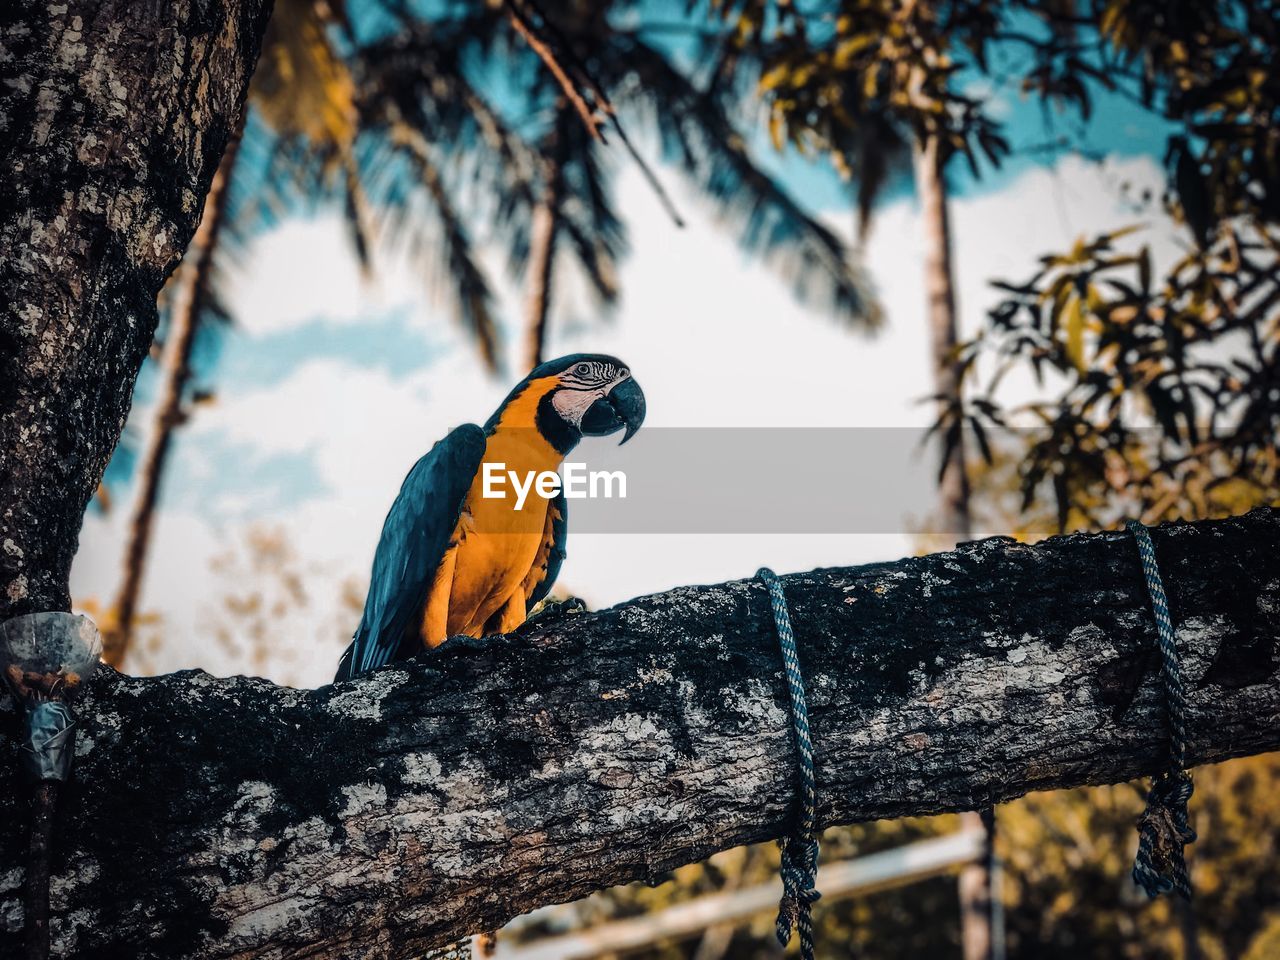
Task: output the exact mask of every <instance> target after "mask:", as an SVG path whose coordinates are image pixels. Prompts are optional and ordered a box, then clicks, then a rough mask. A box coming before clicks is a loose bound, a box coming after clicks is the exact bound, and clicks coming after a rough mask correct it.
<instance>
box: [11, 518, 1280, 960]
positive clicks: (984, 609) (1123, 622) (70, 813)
mask: <svg viewBox="0 0 1280 960" xmlns="http://www.w3.org/2000/svg"><path fill="white" fill-rule="evenodd" d="M1155 541H1156V547H1157V550H1158V552H1159V557H1160V561H1161V564H1162V566H1163V569H1164V573H1165V578H1166V583H1167V586H1168V589H1169V593H1170V597H1171V601H1172V605H1173V613H1174V617H1175V619H1176V621H1177V623H1178V624H1179V630H1178V636H1179V644H1180V647H1181V650H1182V654H1183V661H1184V670H1185V679H1186V685H1187V692H1188V701H1189V702H1188V707H1189V717H1188V728H1189V734H1190V743H1189V747H1188V752H1189V760H1190V762H1192V763H1197V764H1199V763H1205V762H1210V761H1216V760H1222V759H1225V758H1228V757H1232V756H1238V755H1244V754H1251V753H1257V752H1261V751H1265V750H1273V749H1276V748H1277V747H1280V724H1278V723H1277V718H1278V717H1280V644H1278V642H1277V626H1276V617H1277V613H1278V612H1280V551H1278V550H1277V549H1276V546H1277V543H1280V512H1277V511H1256V512H1254V513H1252V514H1250V515H1248V516H1247V517H1243V518H1237V519H1232V520H1226V521H1218V522H1205V523H1197V524H1190V525H1177V526H1172V527H1165V528H1162V529H1161V530H1159V531H1157V532H1156V534H1155ZM785 588H786V592H787V597H788V600H789V602H790V605H791V607H792V611H793V619H794V623H795V627H796V633H797V638H798V642H799V647H800V657H801V661H802V664H803V667H804V670H805V672H806V675H807V682H808V688H809V696H810V710H811V715H812V725H813V732H814V740H815V744H816V748H817V761H818V781H819V793H820V819H821V821H822V823H823V824H824V825H832V824H839V823H848V822H851V821H858V820H867V819H872V818H879V817H901V816H906V815H914V814H927V813H935V812H939V811H944V810H965V809H973V808H974V807H980V806H982V805H985V804H987V803H993V802H998V801H1002V800H1007V799H1010V798H1012V797H1016V796H1019V795H1021V794H1023V793H1026V792H1027V791H1030V790H1044V789H1056V788H1062V787H1070V786H1076V785H1079V784H1097V783H1108V782H1117V781H1123V780H1128V779H1131V778H1133V777H1136V776H1139V775H1141V774H1149V773H1152V772H1154V771H1157V770H1158V769H1160V767H1161V765H1162V764H1163V763H1164V762H1165V761H1166V759H1167V745H1166V728H1165V721H1164V709H1163V702H1162V694H1161V686H1160V682H1159V674H1158V672H1157V668H1158V658H1157V655H1156V650H1155V639H1154V630H1153V626H1152V617H1151V614H1150V611H1149V604H1148V600H1147V596H1146V588H1145V585H1144V582H1143V579H1142V575H1141V572H1140V567H1139V563H1138V558H1137V552H1136V548H1135V547H1134V544H1133V541H1132V539H1131V538H1130V536H1129V535H1128V534H1124V533H1104V534H1096V535H1088V536H1084V535H1079V536H1071V537H1062V538H1055V539H1052V540H1049V541H1046V542H1045V543H1042V544H1039V545H1037V546H1026V545H1022V544H1018V543H1015V542H1013V541H1011V540H1006V539H994V540H986V541H982V542H979V543H973V544H966V545H964V546H962V547H961V548H959V549H957V550H956V551H954V552H951V553H943V554H935V555H933V556H929V557H922V558H916V559H909V560H903V561H900V562H897V563H889V564H880V565H875V566H868V567H859V568H849V569H831V570H819V571H814V572H812V573H808V574H799V575H794V576H790V577H787V578H786V579H785ZM785 698H786V691H785V687H784V683H783V678H782V673H781V669H780V667H779V654H778V649H777V640H776V637H775V635H774V629H773V622H772V618H771V615H770V612H769V604H768V600H767V597H766V595H765V592H764V590H763V589H762V587H761V586H760V585H759V584H758V583H757V582H755V581H740V582H735V583H727V584H720V585H716V586H707V587H686V588H681V589H678V590H672V591H670V592H668V593H665V594H660V595H656V596H652V597H644V598H640V599H638V600H635V601H632V602H630V603H626V604H623V605H621V606H619V607H616V608H613V609H611V610H605V611H602V612H599V613H594V614H587V615H580V616H570V617H566V618H564V619H561V620H557V621H552V622H550V623H545V624H542V625H537V624H534V625H532V627H531V629H529V630H528V632H526V633H523V634H519V635H515V636H510V637H497V638H490V639H488V640H483V641H467V640H457V641H453V642H451V643H449V644H446V645H445V646H444V647H442V648H440V649H438V650H436V651H433V652H432V653H431V654H430V655H424V656H422V657H419V658H417V659H415V660H413V661H409V662H407V663H404V664H397V665H391V666H389V667H387V668H384V669H382V670H379V671H377V672H375V673H373V674H371V675H369V676H367V677H363V678H360V679H357V680H355V681H352V682H349V683H345V684H339V685H335V686H330V687H325V688H322V689H319V690H291V689H286V688H280V687H276V686H273V685H272V684H270V683H267V682H265V681H262V680H254V679H245V678H232V679H226V680H220V679H214V678H212V677H209V676H207V675H206V674H203V673H200V672H187V673H181V674H174V675H172V676H167V677H160V678H156V679H134V678H128V677H122V676H119V675H117V674H115V673H113V672H111V671H107V670H104V671H103V672H102V673H101V674H100V675H99V676H98V677H97V678H95V679H94V680H93V681H92V682H90V683H89V684H88V689H87V690H86V693H85V699H84V700H83V702H82V706H81V714H82V716H83V718H84V727H83V730H82V733H81V739H80V742H79V745H78V747H77V754H78V760H77V768H76V778H75V780H74V781H73V782H72V783H71V784H69V785H68V787H67V789H66V798H65V802H64V805H63V814H62V816H63V819H62V823H61V824H60V828H59V831H58V834H57V838H56V842H55V859H54V869H55V880H54V888H53V920H52V929H53V936H54V943H55V949H56V950H58V951H60V954H61V955H63V956H78V957H95V958H114V957H121V958H123V957H129V958H135V957H136V958H146V957H170V956H184V957H186V956H190V957H197V958H230V957H249V956H252V957H270V958H283V957H303V956H305V957H311V958H317V957H324V958H327V957H333V958H337V957H351V956H362V957H387V958H408V957H415V956H418V955H420V954H421V953H422V952H423V951H424V950H425V949H426V948H428V947H430V946H433V945H437V944H441V943H444V942H447V941H449V940H451V939H456V938H457V937H458V936H459V935H461V934H464V933H467V932H471V931H479V930H485V929H491V928H493V927H494V926H496V925H498V924H500V923H502V922H503V921H505V920H507V919H508V918H510V917H511V916H513V915H515V914H518V913H520V912H522V911H524V910H527V909H529V908H531V907H534V906H537V905H540V904H546V903H551V902H556V901H562V900H568V899H572V898H575V897H579V896H582V895H583V894H586V893H588V892H590V891H591V890H595V889H599V888H601V887H604V886H607V885H610V884H614V883H620V882H623V881H627V880H631V879H635V878H655V879H656V878H659V877H661V875H662V873H663V871H665V870H667V869H669V868H672V867H674V866H676V865H679V864H683V863H688V862H691V861H694V860H697V859H700V858H703V857H706V856H707V855H709V854H710V853H712V852H714V851H716V850H720V849H724V848H726V847H729V846H732V845H735V844H741V843H748V842H753V841H759V840H764V839H767V838H770V837H775V836H778V835H780V834H781V833H783V832H784V831H785V830H786V829H787V827H788V824H789V821H790V818H791V817H792V815H793V801H794V789H793V783H794V762H793V756H792V745H791V740H790V733H789V728H788V720H787V712H786V709H785V703H786V699H785ZM12 752H13V747H12V744H11V743H8V742H6V743H5V744H4V748H3V753H0V762H10V761H11V760H12V757H11V756H4V755H3V754H5V753H7V754H12ZM1193 807H1194V804H1193ZM20 813H21V801H20V800H18V799H16V798H14V797H12V796H10V795H0V930H2V932H0V949H2V950H9V951H11V950H12V948H13V946H14V944H15V942H16V936H17V930H18V928H19V925H20V916H19V907H18V902H19V885H20V883H21V870H20V869H18V868H17V864H18V863H19V862H20V853H21V850H22V844H23V840H24V833H23V831H22V830H21V829H20V828H18V827H17V826H16V824H18V823H19V822H20V821H21V820H22V817H21V816H20ZM1116 879H1117V882H1120V880H1121V878H1116ZM819 909H821V908H820V907H819Z"/></svg>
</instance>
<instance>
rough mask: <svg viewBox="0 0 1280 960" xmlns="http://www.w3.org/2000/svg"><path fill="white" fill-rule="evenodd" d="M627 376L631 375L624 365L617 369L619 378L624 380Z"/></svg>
mask: <svg viewBox="0 0 1280 960" xmlns="http://www.w3.org/2000/svg"><path fill="white" fill-rule="evenodd" d="M629 376H631V371H630V370H628V369H627V368H626V367H623V368H622V369H621V370H619V371H618V379H619V380H625V379H627V377H629Z"/></svg>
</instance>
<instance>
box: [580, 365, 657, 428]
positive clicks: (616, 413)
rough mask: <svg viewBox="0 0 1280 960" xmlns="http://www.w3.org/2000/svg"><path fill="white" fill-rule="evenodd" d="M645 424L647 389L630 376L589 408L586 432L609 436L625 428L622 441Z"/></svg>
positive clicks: (585, 422) (585, 419)
mask: <svg viewBox="0 0 1280 960" xmlns="http://www.w3.org/2000/svg"><path fill="white" fill-rule="evenodd" d="M642 423H644V391H643V390H641V389H640V384H638V383H636V382H635V380H633V379H631V378H630V377H628V378H627V379H626V380H623V381H622V382H621V383H620V384H618V385H617V386H616V387H614V388H613V389H612V390H610V391H609V393H608V395H607V396H604V397H601V398H600V399H599V400H597V401H596V402H595V403H593V404H592V405H591V406H590V407H588V408H587V412H586V415H585V416H584V417H583V418H582V432H583V433H584V434H585V435H586V436H588V437H607V436H608V435H609V434H611V433H617V432H618V431H619V430H620V429H622V428H623V427H626V428H627V432H626V433H625V434H623V436H622V443H626V442H627V441H628V440H630V439H631V438H632V437H633V436H635V433H636V431H637V430H639V429H640V424H642Z"/></svg>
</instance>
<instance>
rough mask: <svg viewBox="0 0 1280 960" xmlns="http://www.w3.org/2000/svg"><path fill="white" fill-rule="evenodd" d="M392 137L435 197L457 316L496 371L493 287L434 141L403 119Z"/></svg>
mask: <svg viewBox="0 0 1280 960" xmlns="http://www.w3.org/2000/svg"><path fill="white" fill-rule="evenodd" d="M391 138H392V141H393V142H394V143H396V144H398V145H399V146H401V147H403V148H404V150H405V153H406V155H407V156H408V157H409V159H410V161H411V162H412V164H413V166H414V168H415V169H416V171H417V174H418V177H419V179H420V181H421V182H422V185H423V186H424V187H425V189H426V191H427V194H428V195H429V196H430V198H431V203H432V207H433V209H434V211H435V214H436V219H437V220H438V221H439V224H440V238H439V243H440V247H441V254H442V257H443V260H444V263H445V270H444V271H443V272H444V273H445V274H446V275H447V277H448V283H449V284H450V286H451V290H452V294H453V301H454V304H455V307H456V310H457V314H458V317H459V319H460V320H461V322H462V324H463V326H464V328H465V329H466V330H467V332H468V333H470V334H471V336H472V337H473V338H474V339H475V342H476V345H477V346H478V347H479V348H480V355H481V357H482V358H483V360H484V363H485V366H486V367H488V368H489V370H491V371H493V372H498V371H499V370H500V362H499V358H498V332H497V330H498V328H497V323H496V322H495V321H494V317H493V291H492V290H491V289H490V286H489V281H488V278H487V276H486V275H485V271H484V269H483V267H481V266H480V263H479V261H478V260H477V258H476V256H475V251H474V249H473V247H472V243H471V236H470V233H469V232H468V230H467V228H466V225H465V223H464V222H463V218H462V216H461V215H460V214H459V213H458V211H457V210H456V209H455V208H454V205H453V201H452V199H451V197H450V193H449V190H448V189H447V188H446V186H445V181H444V177H443V175H442V173H441V171H440V168H439V167H438V166H437V163H436V159H435V157H434V155H433V150H432V147H431V144H429V143H428V142H427V140H426V138H425V137H424V136H423V135H422V133H421V132H420V131H419V130H417V129H416V128H414V127H412V126H410V125H409V124H407V123H405V122H404V121H403V119H394V120H393V122H392V126H391Z"/></svg>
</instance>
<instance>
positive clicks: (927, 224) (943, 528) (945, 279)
mask: <svg viewBox="0 0 1280 960" xmlns="http://www.w3.org/2000/svg"><path fill="white" fill-rule="evenodd" d="M940 151H941V144H940V143H939V140H938V138H937V136H936V135H933V134H929V135H926V136H925V137H923V138H922V139H917V140H916V141H915V142H914V145H913V159H914V162H915V180H916V190H917V192H918V195H919V197H920V214H921V221H922V224H923V229H924V241H925V251H924V270H925V292H926V295H927V297H928V305H927V308H926V320H927V323H928V327H929V340H930V355H931V360H932V366H933V378H934V393H935V394H937V396H938V407H939V412H944V411H946V410H948V409H955V408H958V407H959V404H960V386H961V369H960V363H959V360H958V358H957V356H956V346H957V344H958V343H959V334H958V331H957V322H956V294H955V278H954V276H953V273H952V266H951V218H950V215H949V212H948V210H947V182H946V178H945V176H944V175H943V165H942V157H941V152H940ZM944 450H945V452H944V454H943V456H944V457H945V458H946V462H945V464H944V465H943V469H942V473H941V480H940V482H939V484H938V518H937V520H938V527H937V529H938V530H939V532H941V533H943V534H945V535H947V536H948V537H955V538H956V540H968V539H970V538H971V537H972V536H973V517H972V514H971V513H970V507H969V479H968V476H967V474H966V472H965V450H964V434H963V432H962V431H960V430H957V431H956V433H955V435H954V437H953V438H951V442H950V443H949V445H947V446H946V447H945V448H944ZM960 817H961V820H962V822H964V823H965V825H966V826H968V827H970V828H972V827H975V826H977V825H978V824H979V823H980V822H981V821H982V819H983V818H982V817H981V815H979V814H978V813H973V812H970V813H963V814H961V815H960ZM986 820H987V824H986V826H987V855H986V856H985V857H984V858H983V859H982V860H979V861H977V862H975V863H971V864H969V865H968V866H966V867H965V868H964V869H963V870H961V871H960V877H959V880H958V885H957V892H958V895H959V900H960V926H961V933H960V939H961V943H962V946H963V952H964V960H1002V958H1000V957H998V956H997V953H998V952H1002V951H1000V950H999V947H998V944H999V943H1000V942H1001V938H999V937H998V936H995V935H994V934H995V933H996V931H994V929H993V927H994V924H993V923H992V906H993V900H992V883H991V880H992V874H993V872H994V869H995V866H996V862H995V851H994V839H995V821H994V818H992V817H987V818H986Z"/></svg>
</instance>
